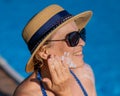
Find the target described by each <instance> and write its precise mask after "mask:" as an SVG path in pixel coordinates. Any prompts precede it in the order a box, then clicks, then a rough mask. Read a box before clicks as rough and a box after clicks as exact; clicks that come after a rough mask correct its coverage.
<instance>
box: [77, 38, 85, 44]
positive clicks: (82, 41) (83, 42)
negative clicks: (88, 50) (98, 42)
mask: <svg viewBox="0 0 120 96" xmlns="http://www.w3.org/2000/svg"><path fill="white" fill-rule="evenodd" d="M78 45H79V46H85V41H84V40H82V39H81V38H80V40H79V44H78Z"/></svg>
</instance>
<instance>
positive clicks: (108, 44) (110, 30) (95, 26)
mask: <svg viewBox="0 0 120 96" xmlns="http://www.w3.org/2000/svg"><path fill="white" fill-rule="evenodd" d="M54 3H57V4H59V5H61V6H63V7H64V8H65V9H67V10H68V11H69V12H71V13H73V14H78V13H79V12H82V11H85V10H92V11H93V13H94V15H93V17H92V19H91V21H90V22H89V24H88V25H87V27H86V29H87V44H86V47H85V48H84V54H85V58H84V59H85V61H86V62H87V63H89V64H90V65H91V66H92V68H93V70H94V74H95V78H96V90H97V94H98V96H120V71H119V69H120V55H119V54H120V43H119V42H120V27H119V26H120V25H119V22H120V7H119V4H120V0H99V1H98V0H76V1H74V2H73V0H59V1H58V0H1V1H0V55H1V56H3V57H4V58H5V59H6V60H7V61H8V63H9V64H10V65H11V66H12V67H13V68H14V69H15V70H16V71H17V72H18V73H19V74H21V75H22V76H24V77H27V76H28V74H27V73H25V70H24V69H25V65H26V62H27V60H28V59H29V57H30V53H29V51H28V49H27V46H26V45H25V43H24V41H23V40H22V37H21V31H22V29H23V27H24V26H25V24H26V23H27V21H28V20H29V19H30V18H31V17H32V16H33V15H34V14H36V13H37V12H38V11H39V10H41V9H43V8H44V7H45V6H47V5H50V4H54Z"/></svg>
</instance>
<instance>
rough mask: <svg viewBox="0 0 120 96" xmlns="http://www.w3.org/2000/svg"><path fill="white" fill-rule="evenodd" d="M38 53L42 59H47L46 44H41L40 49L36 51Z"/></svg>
mask: <svg viewBox="0 0 120 96" xmlns="http://www.w3.org/2000/svg"><path fill="white" fill-rule="evenodd" d="M38 55H39V56H40V57H41V58H42V59H47V58H48V55H49V52H48V48H47V47H46V46H42V47H41V48H40V50H39V51H38Z"/></svg>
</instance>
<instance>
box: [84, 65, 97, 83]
mask: <svg viewBox="0 0 120 96" xmlns="http://www.w3.org/2000/svg"><path fill="white" fill-rule="evenodd" d="M83 69H84V75H83V77H84V78H86V79H90V80H91V81H92V82H93V83H95V77H94V72H93V69H92V67H91V66H90V65H89V64H84V67H83Z"/></svg>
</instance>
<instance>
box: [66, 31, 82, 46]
mask: <svg viewBox="0 0 120 96" xmlns="http://www.w3.org/2000/svg"><path fill="white" fill-rule="evenodd" d="M79 38H80V35H79V33H78V32H72V33H70V34H68V35H67V37H66V39H67V43H68V45H69V46H71V47H74V46H76V45H77V44H78V43H79Z"/></svg>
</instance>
